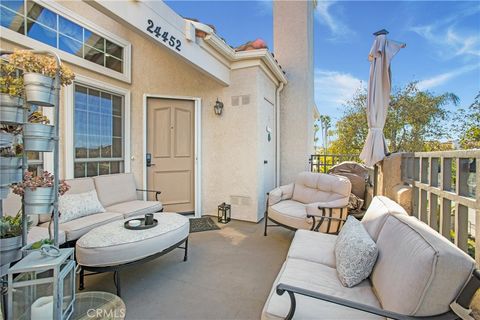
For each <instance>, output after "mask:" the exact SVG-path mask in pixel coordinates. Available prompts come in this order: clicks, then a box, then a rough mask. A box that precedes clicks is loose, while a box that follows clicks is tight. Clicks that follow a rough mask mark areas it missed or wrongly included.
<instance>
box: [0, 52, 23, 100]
mask: <svg viewBox="0 0 480 320" xmlns="http://www.w3.org/2000/svg"><path fill="white" fill-rule="evenodd" d="M0 93H6V94H9V95H11V96H15V97H21V96H22V95H23V77H22V76H21V75H19V74H18V72H17V68H15V67H14V66H13V65H12V64H10V63H7V62H3V61H2V62H1V63H0Z"/></svg>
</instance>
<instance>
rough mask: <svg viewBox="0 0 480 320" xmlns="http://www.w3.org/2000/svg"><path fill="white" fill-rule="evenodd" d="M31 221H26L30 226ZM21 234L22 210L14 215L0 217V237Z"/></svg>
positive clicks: (11, 236)
mask: <svg viewBox="0 0 480 320" xmlns="http://www.w3.org/2000/svg"><path fill="white" fill-rule="evenodd" d="M31 224H32V222H31V221H29V222H28V227H29V228H30V226H31ZM21 235H22V210H20V211H18V213H17V214H16V215H15V216H3V217H1V218H0V238H1V239H5V238H13V237H18V236H21Z"/></svg>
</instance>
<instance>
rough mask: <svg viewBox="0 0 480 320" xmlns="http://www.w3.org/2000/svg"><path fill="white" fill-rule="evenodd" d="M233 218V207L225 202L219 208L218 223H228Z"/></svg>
mask: <svg viewBox="0 0 480 320" xmlns="http://www.w3.org/2000/svg"><path fill="white" fill-rule="evenodd" d="M230 217H231V206H230V205H229V204H226V203H225V202H223V203H221V204H220V205H219V206H218V222H220V223H224V224H225V223H228V222H229V221H230Z"/></svg>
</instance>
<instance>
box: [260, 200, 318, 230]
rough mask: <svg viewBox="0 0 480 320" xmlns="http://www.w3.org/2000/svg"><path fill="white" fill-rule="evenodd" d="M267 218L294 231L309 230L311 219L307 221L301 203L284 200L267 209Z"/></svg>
mask: <svg viewBox="0 0 480 320" xmlns="http://www.w3.org/2000/svg"><path fill="white" fill-rule="evenodd" d="M268 217H269V218H271V219H272V220H274V221H276V222H278V223H281V224H283V225H286V226H289V227H292V228H295V229H310V228H311V227H312V221H313V220H312V219H307V211H306V210H305V205H304V204H303V203H300V202H297V201H293V200H285V201H280V202H278V203H276V204H274V205H273V206H269V207H268Z"/></svg>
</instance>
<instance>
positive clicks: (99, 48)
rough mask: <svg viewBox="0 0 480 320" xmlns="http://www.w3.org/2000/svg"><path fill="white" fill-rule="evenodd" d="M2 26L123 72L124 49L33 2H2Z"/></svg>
mask: <svg viewBox="0 0 480 320" xmlns="http://www.w3.org/2000/svg"><path fill="white" fill-rule="evenodd" d="M0 13H1V19H0V23H1V25H2V26H3V27H5V28H8V29H11V30H13V31H15V32H18V33H20V34H22V35H25V36H27V37H29V38H32V39H35V40H37V41H40V42H42V43H45V44H47V45H49V46H52V47H55V48H57V49H60V50H62V51H65V52H67V53H70V54H73V55H76V56H78V57H80V58H83V59H85V60H88V61H91V62H94V63H96V64H98V65H101V66H103V67H106V68H109V69H111V70H114V71H117V72H120V73H123V72H124V70H123V69H124V68H123V60H124V49H125V48H124V47H123V46H121V45H119V44H117V43H115V41H114V40H112V39H106V38H105V37H102V36H100V35H98V34H96V33H95V32H93V31H91V30H89V29H87V28H85V27H83V26H81V25H79V24H77V23H75V22H73V21H71V20H69V19H68V18H66V17H64V16H62V15H60V14H57V13H55V12H53V11H52V10H49V9H47V8H45V7H43V6H41V5H40V4H38V3H36V2H34V1H30V0H9V1H3V0H2V1H1V2H0Z"/></svg>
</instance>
